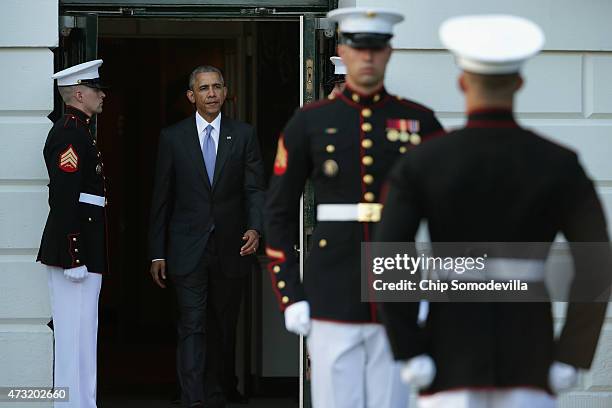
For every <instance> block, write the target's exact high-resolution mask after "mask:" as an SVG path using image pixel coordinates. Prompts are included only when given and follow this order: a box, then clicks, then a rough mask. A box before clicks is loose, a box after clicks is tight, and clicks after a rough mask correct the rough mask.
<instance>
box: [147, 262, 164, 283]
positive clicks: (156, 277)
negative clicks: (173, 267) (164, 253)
mask: <svg viewBox="0 0 612 408" xmlns="http://www.w3.org/2000/svg"><path fill="white" fill-rule="evenodd" d="M150 272H151V277H152V278H153V281H154V282H155V283H157V285H158V286H159V287H160V288H162V289H165V288H166V284H165V283H164V281H165V280H166V261H164V260H163V259H160V260H157V261H153V262H152V263H151V271H150Z"/></svg>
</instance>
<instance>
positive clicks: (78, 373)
mask: <svg viewBox="0 0 612 408" xmlns="http://www.w3.org/2000/svg"><path fill="white" fill-rule="evenodd" d="M100 65H102V60H95V61H89V62H85V63H83V64H79V65H76V66H73V67H70V68H68V69H65V70H63V71H60V72H58V73H56V74H55V75H53V78H54V79H57V85H58V87H59V89H60V94H61V95H62V98H63V99H64V101H65V102H66V109H65V113H64V115H63V116H62V117H60V118H59V119H58V121H57V122H55V123H54V125H53V127H52V128H51V130H50V131H49V135H48V137H47V140H46V143H45V147H44V149H43V156H44V159H45V164H46V166H47V171H48V174H49V216H48V218H47V223H46V225H45V229H44V232H43V236H42V240H41V244H40V250H39V253H38V257H37V260H38V261H39V262H41V263H43V264H44V265H46V267H47V269H48V276H49V290H50V299H51V309H52V315H53V329H54V337H55V350H54V351H55V364H54V371H55V375H54V378H55V387H68V389H69V402H62V403H55V406H56V407H75V408H76V407H79V408H91V407H95V406H96V371H97V368H96V358H97V332H98V298H99V294H100V288H101V284H102V275H103V274H105V273H106V268H107V252H106V217H105V206H106V197H105V196H106V194H105V193H106V187H105V178H104V164H103V163H102V154H101V153H100V151H99V149H98V146H97V144H96V139H95V138H94V134H93V133H92V129H91V125H92V123H91V120H92V116H93V115H94V114H96V113H100V112H101V111H102V102H103V100H104V98H105V96H106V95H105V94H104V91H103V90H102V87H103V86H102V84H101V83H100V77H99V73H98V68H99V67H100Z"/></svg>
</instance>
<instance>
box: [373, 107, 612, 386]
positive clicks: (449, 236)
mask: <svg viewBox="0 0 612 408" xmlns="http://www.w3.org/2000/svg"><path fill="white" fill-rule="evenodd" d="M389 180H390V181H389V192H388V196H387V200H386V203H385V209H384V211H383V217H382V220H381V222H380V224H379V229H378V231H377V234H376V240H377V241H388V242H414V239H415V233H416V231H417V229H418V226H419V223H420V221H421V220H422V219H426V220H427V224H428V228H429V232H430V237H431V241H432V242H552V241H554V239H555V236H556V235H557V233H558V232H562V233H563V234H564V235H565V237H566V239H567V240H568V241H569V242H607V241H608V236H607V229H606V222H605V219H604V215H603V212H602V208H601V205H600V202H599V200H598V198H597V195H596V193H595V189H594V187H593V184H592V182H591V181H590V180H589V178H588V177H587V176H586V175H585V173H584V171H583V169H582V167H581V166H580V164H579V162H578V159H577V156H576V154H575V153H573V152H572V151H570V150H568V149H566V148H563V147H561V146H559V145H557V144H555V143H553V142H550V141H548V140H546V139H544V138H542V137H540V136H538V135H536V134H534V133H532V132H531V131H529V130H525V129H522V128H521V127H519V126H518V125H517V123H516V122H515V121H514V118H513V115H512V113H511V112H510V111H505V110H490V111H480V112H473V113H471V114H470V115H469V120H468V123H467V126H466V127H465V128H463V129H461V130H457V131H454V132H450V133H449V134H448V135H447V136H445V137H444V138H439V139H436V140H433V141H431V142H429V143H427V144H425V145H423V146H420V147H419V148H417V149H414V150H413V151H412V152H411V154H410V155H409V156H406V157H404V158H402V160H400V161H399V162H398V164H397V167H395V168H394V169H393V171H392V172H391V175H390V178H389ZM608 256H609V254H608ZM580 262H582V260H581V259H576V257H575V258H574V263H575V264H576V265H577V266H578V265H579V263H580ZM576 280H577V278H576V279H575V281H574V284H575V282H576ZM381 305H382V309H383V321H384V322H385V325H386V327H387V332H388V334H389V339H390V343H391V346H392V349H393V353H394V355H395V358H396V359H400V360H407V359H409V358H411V357H414V356H416V355H419V354H423V353H426V354H429V355H430V356H432V358H433V359H434V361H435V363H436V366H437V374H436V377H435V379H434V382H433V384H432V385H431V387H430V388H429V389H427V390H425V391H424V393H426V394H427V393H433V392H437V391H443V390H448V389H457V388H478V389H483V388H488V387H496V388H500V387H501V388H503V387H518V386H527V387H538V388H541V389H544V390H547V391H550V390H549V389H548V370H549V367H550V364H551V363H552V362H553V361H554V360H557V361H561V362H564V363H567V364H571V365H573V366H575V367H581V368H588V367H589V366H590V364H591V361H592V359H593V354H594V351H595V347H596V345H597V341H598V337H599V332H600V328H601V325H602V322H603V319H604V315H605V309H606V303H589V304H587V303H570V306H569V308H568V312H567V320H566V323H565V327H564V329H563V331H562V334H561V336H560V337H559V338H558V339H555V338H554V335H553V318H552V313H551V305H550V303H547V302H543V303H430V305H429V315H428V318H427V321H426V322H425V325H424V327H420V326H419V325H417V318H416V317H417V310H418V305H417V304H414V303H385V304H381Z"/></svg>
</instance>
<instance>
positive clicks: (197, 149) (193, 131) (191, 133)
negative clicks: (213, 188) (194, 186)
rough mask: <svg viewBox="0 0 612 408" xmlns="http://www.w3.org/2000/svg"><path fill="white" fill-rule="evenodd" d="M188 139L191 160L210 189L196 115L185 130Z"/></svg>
mask: <svg viewBox="0 0 612 408" xmlns="http://www.w3.org/2000/svg"><path fill="white" fill-rule="evenodd" d="M185 133H186V135H185V136H186V139H187V150H188V153H189V155H190V156H191V160H192V161H193V164H194V165H195V167H196V169H197V170H198V174H199V175H200V177H202V179H203V181H204V183H205V184H206V185H207V186H208V188H210V181H209V180H208V175H207V174H206V165H205V164H204V156H203V155H202V146H200V138H199V137H198V128H197V126H196V121H195V114H194V115H193V116H191V120H189V121H188V124H187V126H186V128H185Z"/></svg>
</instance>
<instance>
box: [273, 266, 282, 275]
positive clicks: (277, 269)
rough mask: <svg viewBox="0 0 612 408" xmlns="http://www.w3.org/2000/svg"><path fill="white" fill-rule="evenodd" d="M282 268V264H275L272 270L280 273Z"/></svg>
mask: <svg viewBox="0 0 612 408" xmlns="http://www.w3.org/2000/svg"><path fill="white" fill-rule="evenodd" d="M280 269H281V268H280V266H278V265H274V268H272V272H274V273H279V272H280Z"/></svg>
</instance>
